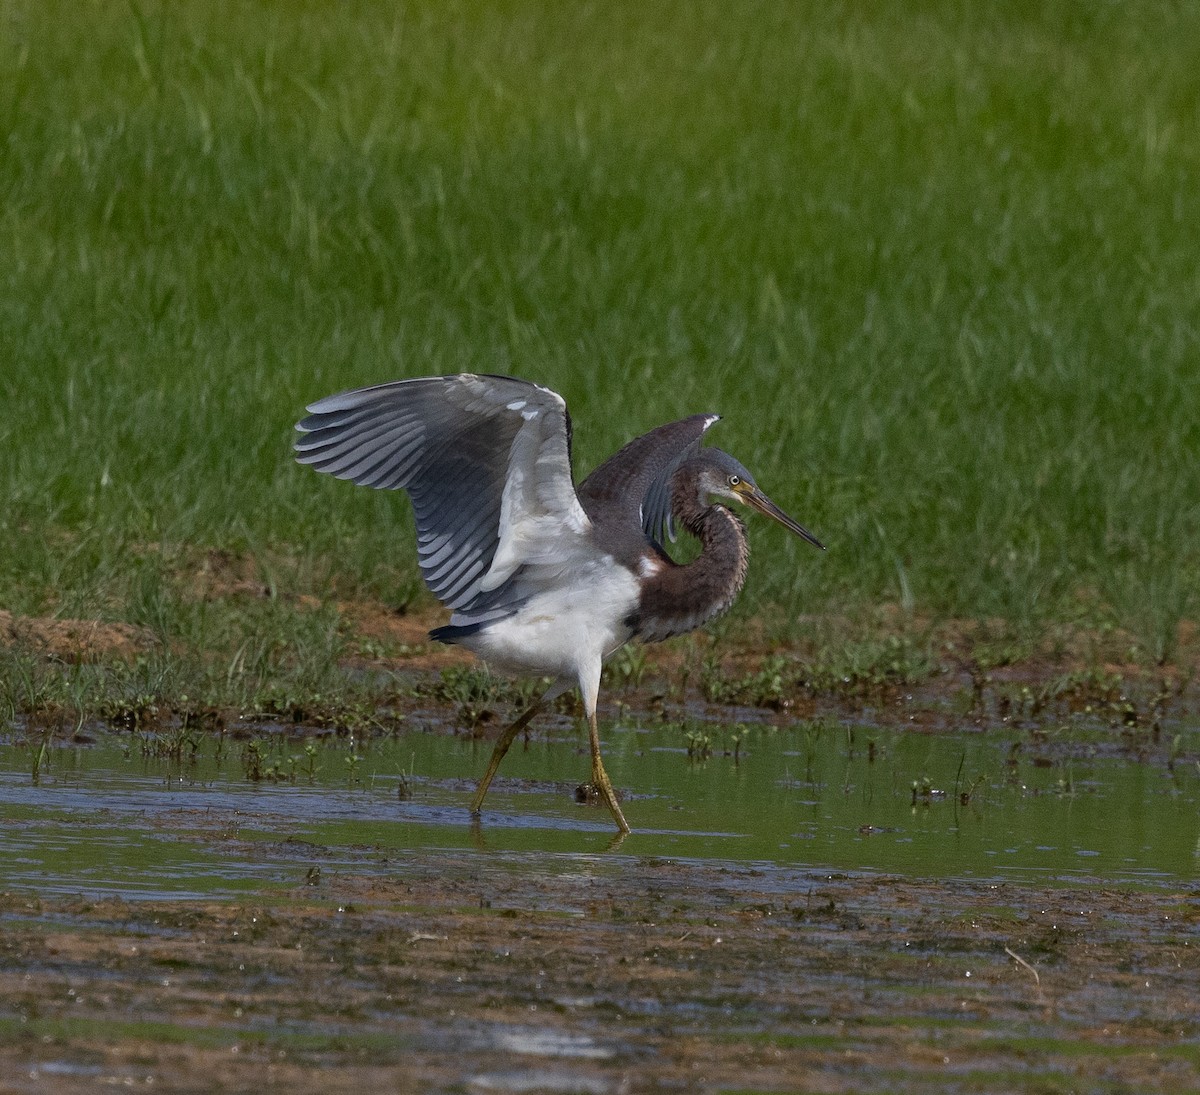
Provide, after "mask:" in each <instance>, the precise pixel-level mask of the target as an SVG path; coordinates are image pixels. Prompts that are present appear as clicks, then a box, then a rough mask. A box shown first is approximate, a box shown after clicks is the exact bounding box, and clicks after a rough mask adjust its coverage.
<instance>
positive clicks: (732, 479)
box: [729, 475, 742, 487]
mask: <svg viewBox="0 0 1200 1095" xmlns="http://www.w3.org/2000/svg"><path fill="white" fill-rule="evenodd" d="M741 481H742V480H741V476H738V475H731V476H730V477H729V485H730V486H731V487H736V486H737V485H738V484H739V483H740V482H741Z"/></svg>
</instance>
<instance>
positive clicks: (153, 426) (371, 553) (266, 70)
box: [0, 0, 1200, 658]
mask: <svg viewBox="0 0 1200 1095" xmlns="http://www.w3.org/2000/svg"><path fill="white" fill-rule="evenodd" d="M0 71H3V72H4V73H5V77H4V79H3V80H0V126H2V129H0V132H2V133H3V146H2V151H0V194H2V196H3V201H2V203H0V345H2V346H3V355H4V362H3V366H2V367H0V397H2V399H3V406H4V415H3V419H2V422H0V450H2V451H3V453H4V459H3V460H0V492H2V496H3V498H4V500H5V505H4V507H3V513H2V514H0V542H2V543H3V550H2V551H0V607H4V608H8V609H10V610H12V611H14V612H19V613H46V614H61V615H67V616H94V615H95V616H107V617H112V618H118V619H128V620H132V621H134V622H139V623H147V622H148V623H149V624H150V625H151V626H155V627H157V628H158V629H159V630H164V629H165V630H167V631H171V630H178V629H180V628H187V627H190V626H192V625H191V624H189V623H188V622H187V620H183V621H182V622H181V621H180V620H178V619H177V618H176V617H178V616H179V615H180V614H181V613H183V614H184V615H186V612H185V611H184V610H183V609H182V608H181V607H180V606H181V604H182V603H183V602H182V601H181V600H180V594H179V591H178V585H179V582H180V578H181V575H183V576H186V575H187V574H188V573H189V572H190V571H191V570H192V569H194V568H195V567H196V566H197V565H198V560H199V559H201V558H202V555H201V553H202V552H203V551H204V550H206V549H210V548H219V549H226V550H229V551H232V552H235V553H241V554H244V555H247V556H250V557H252V558H254V559H256V560H258V561H259V565H260V567H262V568H263V569H264V571H269V574H268V575H267V577H268V579H269V584H270V587H271V588H272V589H273V590H276V591H279V592H284V593H296V594H299V593H315V594H317V595H318V596H321V597H324V596H327V595H328V594H329V593H330V592H331V591H332V590H335V589H336V590H338V591H340V592H341V593H343V594H347V595H356V596H367V597H375V598H383V599H386V600H388V601H389V602H392V603H399V602H404V601H406V600H408V599H410V598H412V597H413V596H414V595H415V594H416V593H417V591H418V590H419V583H418V580H417V577H416V571H415V565H414V552H413V547H412V542H411V520H410V517H409V514H408V509H407V505H406V504H405V503H404V501H403V500H402V499H401V498H399V497H397V496H393V495H386V494H376V493H373V492H369V491H365V490H361V489H355V488H352V487H350V486H347V485H345V484H342V483H337V482H334V481H329V480H326V479H324V478H323V477H319V476H316V475H314V474H313V473H312V472H311V471H309V470H307V469H302V468H299V467H297V466H295V465H294V464H293V463H292V460H291V456H290V451H289V449H290V444H291V439H292V433H291V426H292V423H293V422H294V421H295V420H296V419H297V418H298V417H299V416H300V414H301V413H302V408H303V406H304V404H305V403H306V402H309V401H311V400H312V399H314V398H317V397H319V396H321V395H324V394H327V393H329V392H332V391H335V390H339V389H342V388H346V387H350V386H354V385H359V384H365V383H371V382H376V381H380V380H385V379H390V378H393V377H399V376H415V375H422V374H428V373H439V372H453V371H459V370H486V371H493V372H512V373H515V374H517V375H521V376H525V377H528V378H531V379H535V380H538V381H540V382H543V383H546V384H548V385H550V386H552V387H554V388H556V389H557V390H559V391H561V392H562V393H563V394H564V395H565V396H566V397H567V399H568V401H569V403H570V405H571V407H572V410H573V413H574V417H575V423H576V448H575V452H576V461H577V466H578V470H579V471H580V472H581V473H582V472H584V471H586V470H588V469H590V468H591V467H592V466H594V465H595V464H596V463H597V462H599V460H601V459H602V458H603V457H604V456H606V455H607V454H608V453H609V452H611V451H613V450H614V449H615V448H617V447H618V446H619V445H620V444H621V443H623V442H624V441H625V440H626V439H627V438H629V437H630V436H632V435H634V434H636V433H638V432H641V431H644V430H645V429H647V428H650V427H652V426H654V425H656V424H658V423H659V422H661V421H665V420H668V419H670V418H672V417H676V416H681V415H684V414H689V413H692V412H696V411H710V410H711V411H718V412H721V413H723V414H724V415H725V416H726V421H724V422H723V423H722V424H721V425H720V427H719V428H718V429H717V430H715V431H714V432H713V434H712V435H711V436H712V438H713V441H714V443H716V444H719V445H721V446H722V447H725V448H728V449H729V450H730V451H731V452H733V453H734V454H735V455H737V456H738V458H739V459H741V460H742V461H743V462H744V463H746V464H747V465H748V466H749V467H751V468H752V469H753V470H754V472H755V474H756V475H757V477H758V479H759V481H760V483H761V484H762V485H763V486H764V487H765V488H766V489H767V490H768V492H770V493H771V494H772V495H773V496H774V497H775V498H776V499H777V500H778V501H779V502H780V503H781V504H782V505H784V506H785V508H787V509H789V510H790V511H792V512H794V513H795V514H796V516H797V517H798V518H800V519H801V520H802V521H803V522H804V523H805V524H807V525H808V526H809V527H810V528H812V529H813V530H814V531H815V532H816V533H817V534H818V535H819V536H820V537H821V538H822V539H823V540H825V541H826V543H827V544H828V545H829V548H830V550H829V551H828V552H827V553H826V554H824V555H819V554H818V553H816V552H814V551H812V550H811V549H810V548H808V547H806V546H805V545H803V544H800V543H798V542H794V541H791V540H789V539H786V538H785V535H784V534H783V533H782V532H781V531H779V530H776V529H773V528H767V527H764V526H763V525H761V524H757V525H755V527H754V528H752V531H751V536H752V539H753V541H754V549H755V558H754V560H753V562H752V566H751V580H750V585H749V588H748V591H747V596H746V597H745V598H744V601H743V604H742V606H741V607H740V608H739V610H738V611H739V612H742V613H747V612H765V613H768V614H769V615H770V616H771V617H772V619H773V620H774V621H776V626H777V627H778V628H779V629H781V631H782V632H783V633H784V634H795V633H797V632H798V631H799V630H802V625H797V624H793V623H792V622H791V621H792V620H793V619H794V617H796V616H797V614H800V613H816V614H820V613H826V612H830V611H836V612H847V611H848V612H851V613H854V612H858V611H868V610H869V609H870V608H871V607H872V606H875V605H878V604H879V603H880V602H884V601H888V602H898V603H900V604H902V605H904V606H905V607H908V608H912V609H914V610H915V611H917V612H918V613H921V614H922V615H926V616H932V617H934V618H937V617H947V616H951V617H977V618H1000V619H1002V620H1005V621H1008V622H1009V623H1010V624H1012V625H1013V626H1015V627H1017V628H1033V629H1034V630H1037V629H1039V628H1042V627H1045V626H1047V625H1048V624H1050V623H1055V622H1059V623H1061V622H1064V621H1068V622H1069V621H1076V620H1082V621H1084V622H1085V623H1106V624H1109V625H1112V624H1116V625H1119V626H1121V627H1124V628H1127V629H1129V630H1130V631H1131V633H1132V634H1133V635H1134V636H1135V638H1136V640H1137V642H1138V643H1139V644H1140V647H1141V648H1142V649H1143V650H1144V651H1145V652H1146V654H1147V655H1148V656H1152V657H1155V658H1160V657H1169V656H1170V655H1171V653H1172V649H1173V643H1174V635H1175V625H1176V623H1177V621H1178V620H1179V619H1180V618H1181V617H1182V616H1184V615H1186V614H1187V613H1189V612H1191V611H1192V610H1193V609H1194V607H1195V603H1196V595H1197V592H1198V588H1197V587H1198V583H1200V565H1198V564H1200V558H1198V555H1200V475H1198V474H1197V471H1198V467H1197V453H1198V452H1200V385H1198V384H1197V383H1196V369H1197V361H1198V358H1200V304H1198V301H1200V264H1198V262H1197V257H1196V256H1197V255H1200V189H1198V188H1197V186H1196V179H1197V177H1200V125H1198V124H1197V123H1198V122H1200V116H1198V113H1197V106H1196V104H1197V103H1198V102H1200V9H1196V8H1194V7H1191V6H1187V5H1181V4H1171V3H1151V2H1147V3H1144V4H1137V5H1112V4H1093V3H1084V2H1078V3H1072V2H1069V0H1061V2H1049V0H1047V2H1045V3H1033V2H1028V3H1020V2H1015V0H1014V2H1008V3H1000V4H995V5H989V6H986V7H982V8H981V7H977V6H974V5H963V4H961V3H956V2H950V0H946V2H934V0H928V2H919V0H908V2H904V3H895V4H888V5H866V4H855V3H849V2H845V3H785V2H777V3H767V2H762V3H751V2H747V3H742V4H738V5H730V4H727V3H723V2H719V0H712V2H690V3H687V4H682V3H670V2H663V3H658V4H652V5H645V4H632V3H622V2H613V3H607V4H603V5H584V4H575V3H568V4H542V3H535V2H532V0H508V2H502V3H493V4H482V3H469V2H463V3H443V2H438V3H408V4H396V3H375V2H367V0H361V2H354V3H342V4H331V3H317V2H310V3H299V2H293V0H288V2H282V0H278V2H272V0H261V2H254V3H234V2H225V3H211V2H205V3H199V2H191V0H181V2H173V3H170V4H166V3H154V2H148V0H147V2H137V0H134V2H131V3H129V4H124V3H117V2H112V3H109V2H99V0H97V2H90V3H86V4H78V3H70V4H67V3H63V2H58V0H45V2H37V3H34V2H32V0H8V2H7V3H5V4H3V6H0ZM752 524H754V523H753V522H752ZM156 621H157V623H156ZM213 626H215V625H213ZM194 634H195V641H197V642H200V641H207V638H206V636H207V632H204V631H203V630H201V631H199V632H195V633H194Z"/></svg>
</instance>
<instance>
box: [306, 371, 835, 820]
mask: <svg viewBox="0 0 1200 1095" xmlns="http://www.w3.org/2000/svg"><path fill="white" fill-rule="evenodd" d="M307 409H308V411H309V412H310V413H309V416H308V417H307V418H305V419H304V420H303V421H302V422H300V423H299V424H298V425H297V426H296V429H297V430H299V431H300V432H301V433H302V434H303V435H304V436H303V437H301V438H299V439H298V440H297V442H296V452H297V457H296V459H297V460H298V461H299V462H300V463H301V464H310V465H312V466H313V467H314V468H316V469H317V470H318V471H323V472H328V473H329V474H330V475H334V476H336V477H337V478H339V479H349V480H350V481H352V482H354V483H360V484H362V485H363V486H368V487H378V488H385V489H403V490H406V491H408V494H409V497H410V498H411V499H412V505H413V512H414V514H415V516H416V525H417V558H418V562H419V564H420V567H421V573H422V575H423V577H424V579H425V583H426V584H427V585H428V586H429V588H430V590H431V591H432V592H433V594H434V596H436V597H437V598H438V600H440V601H442V602H443V603H444V604H445V605H447V606H448V607H449V608H451V609H452V610H453V615H452V616H451V618H450V623H449V624H448V625H447V626H446V627H439V628H437V629H435V630H434V631H432V632H430V636H431V638H434V639H436V640H438V641H439V642H444V643H459V644H460V645H462V646H465V647H466V648H467V649H468V650H472V651H474V652H475V653H476V654H477V655H478V656H479V657H481V658H482V659H483V660H484V661H485V662H487V663H489V664H491V665H494V666H496V667H497V668H499V669H502V670H505V671H507V672H512V673H516V674H518V675H521V674H524V675H533V676H539V677H551V678H553V683H552V684H551V685H550V687H549V688H548V689H547V690H546V692H545V693H544V694H543V695H542V696H541V697H540V698H539V699H538V700H536V701H535V702H534V703H533V704H532V705H531V706H530V707H529V709H528V710H526V711H525V712H523V713H522V714H521V715H520V717H519V718H518V719H517V720H516V721H515V722H514V723H513V724H512V725H511V726H509V727H508V729H507V730H505V731H504V733H503V734H502V735H501V736H500V739H499V741H498V742H497V743H496V748H495V750H494V751H493V753H492V759H491V761H490V762H489V764H488V767H487V771H486V772H485V773H484V775H483V778H482V779H481V780H480V781H479V787H478V788H477V790H476V792H475V798H474V799H473V801H472V803H471V812H472V813H473V814H474V815H476V816H477V815H478V814H479V811H480V809H481V807H482V806H483V799H484V796H485V795H486V794H487V790H488V785H489V784H490V783H491V781H492V777H493V776H494V775H495V774H496V769H497V768H498V767H499V765H500V761H501V760H502V759H503V757H504V754H505V753H506V752H507V751H508V748H509V746H510V745H511V744H512V743H513V741H514V740H515V739H516V736H517V734H519V733H520V732H521V731H522V730H523V729H524V728H525V726H527V725H528V723H529V721H530V719H532V718H533V717H534V715H536V714H537V712H538V710H539V709H540V708H541V707H542V705H543V704H545V703H546V702H548V701H549V700H552V699H554V698H555V697H557V696H560V695H562V694H563V693H564V692H566V691H568V690H569V689H571V688H574V687H576V686H578V688H579V691H580V693H581V695H582V697H583V708H584V712H585V713H586V715H587V720H588V729H589V732H590V736H591V749H592V783H593V785H594V786H595V788H596V790H597V791H598V792H599V794H600V796H601V797H602V798H603V799H604V801H605V802H606V803H607V805H608V808H609V809H610V810H611V811H612V815H613V818H614V819H615V821H616V823H617V827H618V828H619V829H620V830H621V832H622V833H627V832H629V825H628V824H627V823H626V821H625V815H624V814H623V813H622V812H621V807H620V806H619V805H618V804H617V796H616V793H615V792H614V791H613V786H612V783H611V782H610V780H609V778H608V773H607V772H605V770H604V764H603V762H602V761H601V759H600V735H599V732H598V730H597V727H596V699H597V695H598V693H599V689H600V669H601V666H602V665H603V663H604V661H605V659H606V658H608V657H610V656H611V655H612V654H614V653H615V652H616V651H617V650H619V649H620V648H621V647H622V646H624V645H625V643H627V642H629V640H630V639H640V640H641V641H643V642H658V641H660V640H662V639H669V638H670V637H671V636H673V635H680V634H682V633H683V632H685V631H691V630H693V629H694V628H697V627H700V626H701V625H702V624H704V623H707V622H708V621H709V620H711V619H713V618H714V617H715V616H718V615H720V614H721V613H722V612H724V611H725V610H726V609H728V608H729V606H730V605H731V604H732V603H733V601H734V598H735V597H736V596H737V594H738V592H739V591H740V590H741V588H742V583H743V582H744V581H745V578H746V560H747V558H748V555H749V552H748V550H747V545H746V533H745V530H744V529H743V527H742V523H741V521H740V520H739V519H738V518H737V517H736V516H735V515H734V514H733V513H732V512H730V510H729V509H728V508H726V505H725V504H726V503H729V502H739V503H743V504H745V505H747V506H749V507H750V508H752V509H756V510H758V511H759V512H760V513H764V514H766V515H767V516H768V517H771V518H773V519H774V520H776V521H778V522H779V523H780V524H781V525H783V526H784V527H785V528H788V529H790V530H791V531H792V532H794V533H795V534H796V535H797V536H800V537H803V538H804V539H805V540H807V541H808V542H809V543H810V544H813V545H815V546H816V547H818V548H820V547H822V545H821V543H820V542H819V541H818V540H817V539H816V537H814V536H813V535H812V534H811V533H810V532H808V531H807V530H805V529H804V528H802V527H801V526H800V525H798V524H797V523H796V522H795V521H793V520H792V519H791V518H790V517H789V516H788V515H787V514H786V513H784V512H783V510H781V509H780V508H779V507H778V506H777V505H775V503H774V502H772V501H771V500H770V499H769V498H768V497H767V496H766V495H765V494H763V492H762V491H761V490H759V488H758V486H757V485H756V484H755V482H754V477H753V476H751V474H750V473H749V472H748V471H747V470H746V469H745V468H744V467H742V465H741V464H739V463H738V462H737V461H736V460H734V458H733V457H732V456H729V455H728V454H727V453H724V452H721V450H720V449H713V448H701V446H700V440H701V438H702V436H703V435H704V432H705V431H706V430H707V429H708V428H709V427H710V426H711V425H712V424H713V423H714V422H716V421H717V419H718V417H719V416H718V415H715V414H697V415H692V417H690V418H684V419H682V420H680V421H678V422H671V423H668V424H667V425H665V426H659V427H658V428H657V429H655V430H651V431H650V432H649V433H648V434H646V435H644V436H643V437H639V438H637V439H636V440H634V441H631V442H629V444H628V445H626V446H625V447H624V448H623V449H622V450H621V451H620V452H618V453H617V454H616V455H615V456H613V457H611V458H610V459H609V460H608V461H606V462H605V463H604V464H601V465H600V467H598V468H597V469H596V470H595V471H594V472H592V474H591V475H589V476H588V477H587V478H586V479H585V480H584V481H583V482H582V483H580V484H579V486H578V487H576V486H575V484H574V480H573V479H572V475H571V419H570V416H569V415H568V414H567V405H566V403H565V402H564V400H563V398H562V397H561V396H560V395H558V394H557V393H555V392H552V391H550V390H549V389H548V388H543V387H541V386H540V385H538V384H531V383H529V382H528V381H524V380H517V379H516V378H514V377H506V376H475V375H473V374H462V375H459V376H439V377H425V378H422V379H417V380H397V381H395V382H393V383H390V384H379V385H376V386H374V387H370V388H359V389H356V390H355V391H350V392H343V393H342V394H340V395H333V396H329V397H328V398H327V399H322V400H319V401H318V402H316V403H313V404H312V405H311V406H309V407H308V408H307ZM676 525H680V526H682V527H683V528H684V529H686V530H687V531H688V532H689V533H691V534H692V535H693V536H695V537H696V538H697V539H698V540H699V541H700V544H701V546H702V548H703V550H702V551H701V553H700V555H699V556H698V557H697V558H696V559H695V560H694V561H693V562H691V563H688V564H686V565H680V564H677V563H675V562H674V561H673V560H672V559H671V558H670V556H668V555H667V553H666V552H665V551H664V550H663V546H662V545H663V544H664V542H665V540H666V538H668V537H669V538H670V539H672V540H674V538H675V526H676Z"/></svg>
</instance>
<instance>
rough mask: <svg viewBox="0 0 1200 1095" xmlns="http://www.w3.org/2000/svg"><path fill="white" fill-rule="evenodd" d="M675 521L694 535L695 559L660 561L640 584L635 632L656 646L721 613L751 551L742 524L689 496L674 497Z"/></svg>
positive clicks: (732, 595) (735, 592) (723, 510)
mask: <svg viewBox="0 0 1200 1095" xmlns="http://www.w3.org/2000/svg"><path fill="white" fill-rule="evenodd" d="M674 515H675V519H676V521H677V522H678V523H679V524H680V525H682V526H683V527H684V528H685V529H687V531H688V532H690V533H691V534H692V535H693V536H695V537H696V538H697V539H698V540H699V541H700V545H701V548H702V550H701V552H700V555H699V556H698V557H697V558H696V559H695V560H694V561H693V562H691V563H687V564H686V565H684V566H680V565H678V564H677V563H673V562H671V561H670V560H667V559H665V557H664V558H663V560H662V565H661V567H660V568H659V569H658V570H656V571H655V572H654V573H653V574H651V575H650V576H649V577H648V578H647V579H646V580H645V581H644V582H643V584H642V594H641V600H640V602H639V605H638V615H637V624H636V633H637V635H638V637H639V638H640V639H642V641H643V642H658V641H660V640H662V639H669V638H670V637H671V636H672V635H682V634H683V633H684V632H686V631H691V630H693V629H694V628H697V627H700V626H701V625H702V624H705V623H707V622H708V621H709V620H711V619H713V617H715V616H719V615H720V614H721V613H722V612H724V611H726V609H728V608H729V606H730V605H731V604H733V601H734V598H735V597H737V595H738V593H739V592H740V591H741V588H742V584H743V583H744V582H745V580H746V563H747V561H748V560H749V558H750V551H749V548H748V546H747V543H746V531H745V529H744V528H743V526H742V522H741V521H739V520H738V518H737V517H736V516H735V515H734V514H732V513H731V512H730V511H729V510H727V509H726V508H725V507H724V506H719V505H710V506H702V505H701V504H700V501H699V499H698V498H697V497H696V495H695V494H694V493H692V492H681V493H679V494H677V495H676V501H675V507H674Z"/></svg>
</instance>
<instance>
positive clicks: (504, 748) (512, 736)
mask: <svg viewBox="0 0 1200 1095" xmlns="http://www.w3.org/2000/svg"><path fill="white" fill-rule="evenodd" d="M544 699H545V696H543V697H542V699H540V700H535V701H534V703H533V705H532V706H531V707H529V708H528V709H527V710H526V711H524V712H523V713H522V714H521V715H520V716H519V717H518V719H517V721H516V722H514V723H513V724H512V725H511V726H510V727H509V728H508V729H507V730H505V731H504V733H503V734H501V735H500V740H499V741H497V742H496V748H495V749H493V750H492V759H491V760H490V761H488V766H487V771H486V772H484V773H483V779H481V780H480V781H479V786H478V787H476V788H475V797H474V798H473V799H471V813H472V814H473V815H474V816H476V817H478V816H479V811H480V810H481V809H482V808H483V799H484V796H485V795H486V794H487V793H488V787H489V786H490V785H491V782H492V777H493V776H494V775H495V774H496V769H497V768H499V767H500V762H501V761H502V760H503V759H504V754H505V753H507V752H508V747H509V746H510V745H512V743H513V742H514V741H516V740H517V735H518V734H519V733H520V732H521V731H522V730H524V729H525V727H526V726H528V725H529V722H530V720H531V719H532V718H533V716H534V715H536V714H537V713H538V712H539V711H540V710H541V709H542V702H543V700H544Z"/></svg>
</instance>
